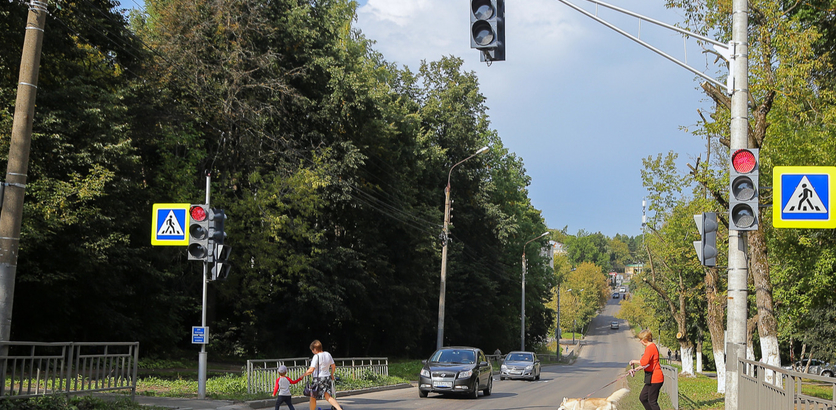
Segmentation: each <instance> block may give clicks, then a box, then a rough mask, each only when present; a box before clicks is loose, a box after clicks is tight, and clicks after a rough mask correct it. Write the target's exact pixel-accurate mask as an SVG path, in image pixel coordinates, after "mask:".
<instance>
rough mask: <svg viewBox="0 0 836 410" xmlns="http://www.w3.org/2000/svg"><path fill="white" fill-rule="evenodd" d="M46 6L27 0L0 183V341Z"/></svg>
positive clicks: (5, 330)
mask: <svg viewBox="0 0 836 410" xmlns="http://www.w3.org/2000/svg"><path fill="white" fill-rule="evenodd" d="M46 6H47V3H46V2H42V1H38V0H31V1H30V2H29V17H28V19H27V22H26V36H25V37H24V40H23V56H22V58H21V60H20V77H19V80H18V83H17V100H16V102H15V116H14V122H13V123H12V140H11V146H10V148H9V162H8V165H7V168H6V180H5V182H4V183H3V185H4V195H3V200H2V205H3V208H2V211H0V342H5V341H9V339H10V337H11V327H12V306H13V304H14V293H15V273H16V271H17V252H18V249H19V247H20V225H21V221H22V219H23V196H24V193H25V190H26V172H27V171H28V169H29V145H30V143H31V141H32V118H33V117H34V115H35V95H36V94H37V91H38V67H39V66H40V63H41V44H42V43H43V38H44V25H45V24H46V14H47V8H46Z"/></svg>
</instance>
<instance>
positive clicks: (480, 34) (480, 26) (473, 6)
mask: <svg viewBox="0 0 836 410" xmlns="http://www.w3.org/2000/svg"><path fill="white" fill-rule="evenodd" d="M470 48H475V49H477V50H479V51H481V52H482V56H481V58H480V60H481V61H505V0H470Z"/></svg>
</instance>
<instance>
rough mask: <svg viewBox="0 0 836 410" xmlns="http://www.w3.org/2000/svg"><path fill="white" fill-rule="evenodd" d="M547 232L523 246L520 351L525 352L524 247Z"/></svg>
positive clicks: (546, 233)
mask: <svg viewBox="0 0 836 410" xmlns="http://www.w3.org/2000/svg"><path fill="white" fill-rule="evenodd" d="M548 234H549V233H548V232H543V233H542V234H541V235H540V236H538V237H536V238H534V239H532V240H530V241H528V242H526V243H525V245H523V253H522V292H521V294H522V298H521V301H520V350H522V351H525V247H526V246H528V244H530V243H531V242H534V241H536V240H538V239H540V238H542V237H544V236H546V235H548Z"/></svg>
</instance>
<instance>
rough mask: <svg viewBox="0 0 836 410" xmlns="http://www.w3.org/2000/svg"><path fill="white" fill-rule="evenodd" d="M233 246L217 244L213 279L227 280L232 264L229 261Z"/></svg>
mask: <svg viewBox="0 0 836 410" xmlns="http://www.w3.org/2000/svg"><path fill="white" fill-rule="evenodd" d="M230 253H232V247H231V246H229V245H216V246H215V265H213V266H212V280H226V279H227V278H228V277H229V271H230V269H232V264H231V263H230V262H229V254H230Z"/></svg>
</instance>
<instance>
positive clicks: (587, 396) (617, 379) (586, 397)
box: [584, 365, 647, 399]
mask: <svg viewBox="0 0 836 410" xmlns="http://www.w3.org/2000/svg"><path fill="white" fill-rule="evenodd" d="M645 367H647V366H642V367H640V368H638V369H636V366H635V365H633V368H632V369H631V370H630V371H633V372H635V371H636V370H641V369H644V368H645ZM630 371H627V373H624V374H622V375H621V376H618V377H616V378H615V380H613V381H611V382H609V383H607V384H605V385H603V386H601V387H600V388H599V389H598V390H595V391H593V392H592V393H589V394H587V395H586V396H585V397H584V399H588V398H589V397H590V396H592V395H593V394H595V393H598V392H599V391H601V390H603V389H604V388H606V387H607V386H609V385H611V384H613V383H615V382H617V381H619V380H621V379H623V378H625V377H627V375H629V374H630Z"/></svg>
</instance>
